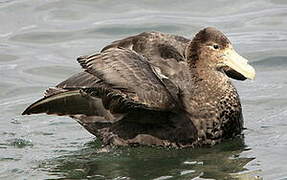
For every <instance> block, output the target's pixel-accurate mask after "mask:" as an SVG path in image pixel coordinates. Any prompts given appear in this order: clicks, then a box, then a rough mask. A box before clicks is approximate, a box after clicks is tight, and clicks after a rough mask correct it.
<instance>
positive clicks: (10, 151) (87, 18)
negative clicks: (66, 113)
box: [0, 0, 287, 180]
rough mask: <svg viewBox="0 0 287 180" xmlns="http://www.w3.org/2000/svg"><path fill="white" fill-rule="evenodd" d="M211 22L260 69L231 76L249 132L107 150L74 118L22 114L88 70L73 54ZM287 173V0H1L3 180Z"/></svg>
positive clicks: (188, 32) (160, 179)
mask: <svg viewBox="0 0 287 180" xmlns="http://www.w3.org/2000/svg"><path fill="white" fill-rule="evenodd" d="M206 26H214V27H217V28H218V29H220V30H222V31H223V32H225V33H226V35H227V36H228V37H229V38H230V40H231V41H232V42H233V45H234V46H235V48H236V50H237V51H238V52H239V53H240V54H241V55H242V56H244V57H246V58H247V59H249V61H250V63H251V64H252V65H253V66H254V67H255V69H256V71H257V78H256V79H255V80H253V81H250V80H246V81H243V82H239V81H234V84H235V85H236V87H237V89H238V92H239V94H240V97H241V101H242V104H243V112H244V119H245V127H246V130H244V135H245V137H244V139H233V140H230V141H226V142H224V143H222V144H220V145H216V146H214V147H212V148H199V149H183V150H176V149H165V148H148V147H137V148H113V149H109V150H107V149H103V148H102V147H101V144H100V143H99V142H98V141H97V140H96V138H95V137H93V136H92V135H90V134H89V133H88V132H87V131H86V130H84V129H83V128H82V127H81V126H80V125H79V124H77V122H75V121H74V120H73V119H71V118H68V117H57V116H47V115H33V116H21V115H20V114H21V112H22V111H23V110H24V109H25V108H26V107H27V106H28V105H29V104H31V103H32V102H34V101H35V100H37V99H39V98H41V97H42V95H43V92H44V90H45V89H46V88H48V87H49V86H54V85H56V84H57V83H59V82H61V81H62V80H64V79H66V78H67V77H69V76H70V75H72V74H74V73H77V72H79V71H81V68H80V66H79V64H77V62H76V58H77V57H78V56H80V55H88V54H91V53H95V52H98V51H99V50H100V49H101V48H102V47H103V46H105V45H107V44H108V43H110V42H112V41H114V40H118V39H121V38H123V37H126V36H129V35H134V34H137V33H140V32H143V31H162V32H166V33H173V34H179V35H183V36H185V37H188V38H192V37H193V35H194V34H195V33H196V32H197V31H199V30H200V29H201V28H203V27H206ZM61 178H62V179H98V180H103V179H114V180H134V179H136V180H149V179H153V180H165V179H172V180H173V179H197V180H198V179H209V180H210V179H270V180H273V179H279V180H283V179H287V1H286V0H238V1H230V0H210V1H203V0H201V1H199V0H192V1H191V0H181V1H171V0H158V1H152V0H143V1H134V0H121V1H111V0H0V179H61Z"/></svg>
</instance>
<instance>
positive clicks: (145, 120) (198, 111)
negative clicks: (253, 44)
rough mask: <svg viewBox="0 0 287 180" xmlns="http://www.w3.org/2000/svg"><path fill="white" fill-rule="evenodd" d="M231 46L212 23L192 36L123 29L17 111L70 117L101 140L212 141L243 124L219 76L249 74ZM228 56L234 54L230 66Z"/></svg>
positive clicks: (234, 96) (189, 144)
mask: <svg viewBox="0 0 287 180" xmlns="http://www.w3.org/2000/svg"><path fill="white" fill-rule="evenodd" d="M234 52H235V51H234ZM232 53H233V48H232V46H231V43H230V42H229V40H228V39H227V38H226V37H225V36H224V35H223V34H222V33H221V32H219V31H218V30H216V29H214V28H205V29H203V30H201V31H200V32H199V33H198V34H197V35H196V36H195V38H194V39H193V40H192V41H191V40H189V39H187V38H184V37H181V36H176V35H169V34H163V33H159V32H151V33H142V34H139V35H136V36H131V37H128V38H125V39H122V40H119V41H115V42H113V43H112V44H111V45H108V46H106V47H105V48H103V50H102V51H101V52H100V53H98V54H95V55H91V56H82V57H79V58H78V62H79V63H80V64H81V66H82V67H83V68H84V69H85V71H84V72H82V73H79V74H76V75H74V76H72V77H71V78H69V79H67V80H66V81H64V82H62V83H60V84H59V85H57V86H56V87H55V88H50V89H48V90H47V91H46V95H45V97H44V98H43V99H41V100H39V101H37V102H35V103H34V104H32V105H31V106H29V107H28V108H27V109H26V110H25V111H24V113H23V114H34V113H47V114H57V115H68V116H71V117H73V118H75V119H77V120H78V122H79V123H80V124H81V125H83V126H84V127H85V128H86V129H87V130H88V131H89V132H91V133H92V134H94V135H96V136H97V137H99V138H100V139H101V140H102V141H103V143H104V144H113V145H132V144H144V145H160V146H174V147H194V146H201V145H213V144H215V143H218V142H220V141H222V140H223V139H225V138H230V137H234V136H235V135H237V134H240V133H241V131H242V128H243V118H242V110H241V104H240V100H239V96H238V94H237V92H236V89H235V87H234V86H233V85H232V83H231V81H230V79H229V78H228V76H227V75H229V76H230V77H232V78H235V79H240V80H243V79H246V77H248V78H250V77H251V78H253V76H254V74H255V72H254V70H252V68H250V67H249V65H248V64H247V61H245V59H243V58H242V57H241V56H239V55H238V54H232ZM229 57H231V58H232V57H237V58H238V57H239V61H240V62H239V63H238V67H237V62H236V60H234V59H232V62H229V61H228V58H229ZM240 58H242V59H240ZM241 61H242V62H241ZM234 64H235V65H234ZM226 74H227V75H226Z"/></svg>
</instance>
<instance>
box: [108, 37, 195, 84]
mask: <svg viewBox="0 0 287 180" xmlns="http://www.w3.org/2000/svg"><path fill="white" fill-rule="evenodd" d="M190 41H191V40H190V39H187V38H185V37H182V36H178V35H172V34H165V33H161V32H144V33H141V34H138V35H135V36H130V37H127V38H124V39H121V40H118V41H114V42H113V43H111V44H110V45H108V46H106V47H104V48H103V50H102V51H105V50H107V49H110V48H126V49H130V50H133V51H135V52H137V53H138V54H140V55H142V56H144V57H146V58H147V60H148V61H149V63H151V64H152V65H153V66H154V67H156V70H157V71H158V72H159V73H160V74H162V75H164V76H166V77H167V78H168V79H170V80H171V81H173V82H180V81H181V80H182V78H183V77H180V75H181V74H182V72H187V71H189V70H188V66H187V62H186V58H185V51H186V47H187V46H188V45H189V43H190Z"/></svg>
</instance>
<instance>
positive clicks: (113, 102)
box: [78, 48, 177, 113]
mask: <svg viewBox="0 0 287 180" xmlns="http://www.w3.org/2000/svg"><path fill="white" fill-rule="evenodd" d="M78 62H79V63H80V64H81V66H82V67H83V68H84V69H85V70H86V71H87V72H89V73H90V74H93V75H94V76H96V77H97V78H99V79H101V80H102V81H101V82H99V83H98V84H97V86H96V87H95V88H87V89H84V91H85V92H86V93H87V94H90V95H92V96H95V97H100V98H101V99H102V101H103V104H104V106H105V107H106V108H107V109H109V110H111V111H112V112H114V113H123V112H127V111H129V110H130V109H137V108H138V109H148V110H157V111H170V110H172V109H174V108H175V107H176V100H177V97H176V96H177V95H176V91H175V89H176V87H175V86H174V85H173V84H172V82H170V81H169V82H168V83H166V82H164V81H163V80H162V77H161V76H160V75H158V73H157V72H156V71H155V69H154V68H153V67H152V65H151V64H150V63H149V62H148V60H147V59H146V58H145V57H143V56H141V55H140V54H138V53H136V52H135V51H132V50H130V49H124V48H108V49H106V50H104V51H102V52H101V53H99V54H95V55H91V56H85V57H80V58H78ZM165 81H168V79H165ZM171 87H172V91H169V88H171Z"/></svg>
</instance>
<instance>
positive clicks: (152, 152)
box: [41, 138, 254, 179]
mask: <svg viewBox="0 0 287 180" xmlns="http://www.w3.org/2000/svg"><path fill="white" fill-rule="evenodd" d="M96 149H98V150H101V149H100V147H99V144H98V142H93V141H92V142H89V143H87V144H86V145H85V147H84V148H83V149H80V150H77V151H74V152H71V153H69V154H68V155H65V156H60V157H57V158H55V159H51V160H48V161H46V162H44V163H43V164H41V168H43V169H45V170H48V171H49V173H50V174H54V175H55V174H57V175H58V176H60V177H64V178H67V179H74V178H91V179H113V178H115V179H121V178H122V179H129V178H131V179H156V178H158V179H160V178H162V179H165V178H166V179H168V177H170V178H173V179H174V178H176V179H178V178H179V179H191V178H195V177H201V178H206V179H208V178H216V179H233V178H235V177H240V176H243V175H242V174H241V175H240V174H237V173H239V172H242V171H245V170H247V169H246V168H244V166H245V165H246V164H247V163H248V162H250V161H252V160H253V159H254V158H246V157H240V153H241V152H243V151H245V150H247V149H246V146H245V145H244V142H243V139H242V138H237V139H234V140H232V141H227V142H225V143H223V144H220V145H218V146H215V147H214V148H201V149H195V150H191V149H181V150H176V149H162V148H151V147H136V148H118V149H111V150H110V152H108V153H107V152H97V151H96ZM246 174H247V175H246ZM246 174H244V175H245V177H248V174H251V172H248V173H246ZM164 177H165V178H164ZM250 177H253V176H250Z"/></svg>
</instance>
